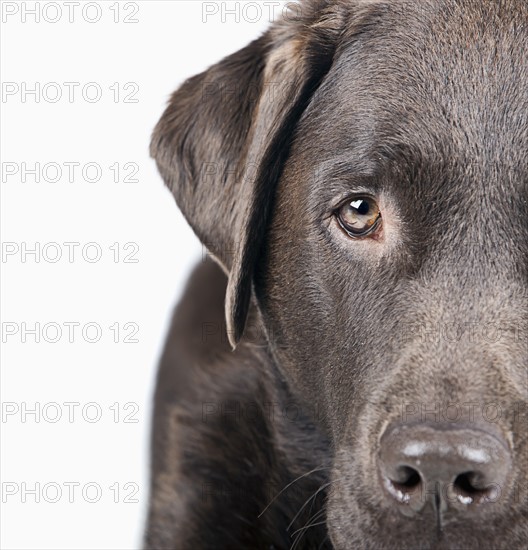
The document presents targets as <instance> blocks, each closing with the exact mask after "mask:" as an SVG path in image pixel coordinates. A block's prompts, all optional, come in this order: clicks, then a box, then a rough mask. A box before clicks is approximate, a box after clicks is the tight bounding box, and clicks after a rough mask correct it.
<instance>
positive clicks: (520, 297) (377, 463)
mask: <svg viewBox="0 0 528 550" xmlns="http://www.w3.org/2000/svg"><path fill="white" fill-rule="evenodd" d="M285 19H286V20H285V21H283V22H281V23H280V24H277V25H275V26H274V27H272V29H270V31H269V32H268V33H266V34H265V35H264V36H263V37H262V38H260V39H259V40H257V41H255V42H254V43H252V44H251V45H249V46H248V47H247V48H245V49H244V50H242V51H240V52H238V53H236V54H234V55H233V56H231V57H229V58H227V59H226V60H224V61H223V62H221V63H220V64H218V65H216V66H215V67H213V68H211V69H210V70H209V71H207V72H206V73H204V74H202V75H199V76H197V77H194V78H192V79H190V80H189V81H187V82H186V83H185V84H184V85H183V86H182V87H181V88H180V90H178V91H177V92H176V93H175V95H174V96H173V97H172V100H171V102H170V104H169V107H168V108H167V110H166V112H165V114H164V115H163V117H162V119H161V121H160V123H159V124H158V126H157V128H156V131H155V133H154V137H153V142H152V153H153V156H154V157H155V158H156V160H157V162H158V166H159V168H160V171H161V173H162V175H163V177H164V178H165V180H166V182H167V184H168V186H169V187H170V188H171V190H172V191H173V193H174V195H175V197H176V200H177V202H178V204H179V206H180V208H181V209H182V211H183V213H184V215H185V216H186V217H187V219H188V220H189V222H190V224H191V225H192V227H193V228H194V230H195V231H196V233H197V234H198V236H199V237H200V238H201V240H202V241H203V242H204V244H205V245H206V246H207V247H208V248H209V250H210V251H211V253H212V254H213V255H214V256H215V257H216V258H217V259H218V261H219V262H220V263H221V265H222V266H223V267H224V269H225V271H226V272H227V273H228V275H229V286H228V292H227V297H226V320H227V327H228V332H229V336H230V340H231V343H232V344H233V345H236V343H237V342H238V341H239V339H240V338H241V337H242V335H243V331H244V324H245V320H246V316H247V312H248V307H249V303H250V301H251V297H252V296H254V298H255V303H256V304H257V307H258V310H259V311H260V314H261V317H262V319H263V321H264V325H265V327H266V331H267V334H268V339H269V345H270V349H271V352H272V354H273V356H274V358H275V361H276V363H277V365H278V367H279V369H281V371H282V372H283V374H284V376H285V377H286V379H287V380H288V381H289V382H290V386H291V388H292V389H293V390H294V391H295V392H296V393H297V394H298V396H299V397H300V398H301V399H303V400H305V401H307V402H310V403H316V404H317V405H318V409H319V410H321V411H322V412H323V414H322V417H321V418H320V419H319V422H320V424H321V427H322V429H323V430H325V431H326V432H327V433H328V434H329V435H330V437H331V439H332V442H333V448H334V449H335V460H334V467H333V474H332V486H331V489H330V496H329V501H328V526H329V531H330V535H331V539H332V542H333V543H334V545H335V546H336V547H337V548H345V547H356V546H357V547H363V546H366V547H369V548H388V547H391V548H404V547H408V548H411V547H435V548H444V547H445V548H453V547H457V548H462V547H463V548H471V547H481V548H488V547H490V545H491V546H492V547H493V548H502V547H504V548H512V547H516V545H519V544H521V541H523V540H526V536H527V530H526V525H527V522H526V512H527V486H526V485H527V483H526V471H528V460H527V454H528V450H527V449H528V441H527V427H526V426H527V424H526V421H527V414H526V402H527V384H528V379H527V376H528V374H527V369H528V342H527V337H526V335H527V332H528V297H527V291H528V56H527V55H526V52H527V51H528V5H527V4H526V2H525V0H493V1H489V2H488V1H482V2H477V1H475V0H415V1H409V0H407V1H405V0H401V1H400V0H391V1H389V0H310V1H305V2H301V4H300V5H299V6H297V9H292V11H291V13H290V14H289V15H288V16H287V17H286V18H285Z"/></svg>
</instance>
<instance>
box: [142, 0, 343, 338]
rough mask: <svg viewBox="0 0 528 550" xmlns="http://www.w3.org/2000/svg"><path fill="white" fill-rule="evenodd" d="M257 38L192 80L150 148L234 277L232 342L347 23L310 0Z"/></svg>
mask: <svg viewBox="0 0 528 550" xmlns="http://www.w3.org/2000/svg"><path fill="white" fill-rule="evenodd" d="M295 6H296V7H297V8H298V9H296V10H292V12H291V13H289V14H287V15H286V16H285V20H284V21H281V22H280V23H279V24H278V25H276V26H274V27H272V28H271V29H270V30H269V31H268V32H267V33H266V34H265V35H263V36H262V37H261V38H260V39H258V40H256V41H254V42H252V43H251V44H250V45H249V46H247V47H246V48H244V49H242V50H241V51H239V52H237V53H235V54H233V55H231V56H229V57H227V58H226V59H224V60H223V61H222V62H220V63H219V64H217V65H215V66H213V67H211V68H210V69H209V70H208V71H206V72H204V73H202V74H200V75H198V76H195V77H193V78H191V79H189V80H188V81H186V82H185V83H184V84H183V85H182V87H181V88H180V89H179V90H177V91H176V92H175V93H174V95H173V96H172V98H171V100H170V102H169V105H168V107H167V109H166V111H165V113H164V114H163V116H162V118H161V120H160V121H159V123H158V125H157V127H156V129H155V130H154V134H153V138H152V143H151V154H152V156H153V157H154V158H155V159H156V162H157V164H158V168H159V171H160V173H161V175H162V177H163V178H164V180H165V182H166V184H167V185H168V187H169V188H170V189H171V190H172V192H173V194H174V196H175V198H176V202H177V204H178V206H179V207H180V209H181V210H182V212H183V214H184V216H185V217H186V219H187V220H188V222H189V223H190V225H191V226H192V228H193V229H194V231H195V233H196V234H197V235H198V237H199V238H200V240H201V241H202V243H204V244H205V246H206V247H207V248H208V249H209V251H210V252H211V254H212V255H213V256H214V257H215V258H216V259H217V260H218V261H219V262H220V264H221V265H222V266H223V267H224V269H225V271H226V273H228V275H229V282H228V288H227V295H226V322H227V332H228V336H229V340H230V342H231V345H232V346H233V347H235V345H236V343H237V342H238V341H239V339H240V338H241V336H242V333H243V330H244V325H245V322H246V316H247V312H248V308H249V303H250V298H251V292H252V281H253V269H254V266H255V263H256V260H257V259H258V257H259V253H260V250H261V246H262V243H263V240H264V238H265V232H266V228H267V224H268V221H269V214H270V211H271V204H272V201H273V196H274V191H275V187H276V183H277V181H278V179H279V177H280V175H281V170H282V166H283V163H284V161H285V159H286V157H287V155H288V151H289V146H290V141H291V138H292V134H293V131H294V129H295V125H296V123H297V121H298V120H299V118H300V116H301V114H302V112H303V110H304V109H305V107H306V106H307V104H308V102H309V100H310V98H311V96H312V94H313V93H314V92H315V90H316V89H317V87H318V86H319V84H320V83H321V81H322V79H323V77H324V76H325V74H326V73H327V72H328V70H329V68H330V66H331V64H332V61H333V58H334V54H335V48H336V45H337V43H338V40H339V36H340V34H341V30H342V28H343V25H344V20H345V13H344V8H342V7H341V4H340V3H338V2H337V0H309V1H308V0H306V1H305V2H304V3H301V4H299V5H295Z"/></svg>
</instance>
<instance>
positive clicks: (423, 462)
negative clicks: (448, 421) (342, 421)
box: [379, 425, 512, 515]
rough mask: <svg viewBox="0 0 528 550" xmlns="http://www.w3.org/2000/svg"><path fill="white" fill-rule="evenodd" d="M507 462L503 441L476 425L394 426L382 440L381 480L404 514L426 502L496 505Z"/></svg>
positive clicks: (466, 506) (439, 505)
mask: <svg viewBox="0 0 528 550" xmlns="http://www.w3.org/2000/svg"><path fill="white" fill-rule="evenodd" d="M511 463H512V460H511V455H510V452H509V450H508V447H507V445H506V443H504V442H502V441H501V440H500V439H498V438H497V437H495V436H494V435H491V434H490V433H488V432H485V431H482V430H480V429H470V428H466V427H453V426H451V427H443V428H440V427H432V426H428V425H414V426H411V425H397V426H393V427H392V428H389V429H388V430H387V431H386V432H385V434H384V435H383V436H382V438H381V440H380V448H379V470H380V472H379V473H380V479H381V483H382V485H383V487H384V490H385V491H386V492H387V494H388V496H389V499H390V500H392V502H393V503H394V506H399V508H400V511H401V512H402V513H403V514H405V515H413V514H415V513H417V512H419V511H420V510H421V509H422V508H424V506H425V505H426V503H427V502H432V503H433V505H434V506H435V507H436V509H437V510H438V511H445V510H447V509H448V508H451V509H454V510H458V511H463V510H468V509H472V510H476V507H477V506H479V505H483V504H492V503H497V502H499V501H500V500H502V499H503V498H504V497H505V493H506V491H507V488H506V485H507V480H508V473H509V471H510V469H511Z"/></svg>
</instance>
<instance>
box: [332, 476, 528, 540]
mask: <svg viewBox="0 0 528 550" xmlns="http://www.w3.org/2000/svg"><path fill="white" fill-rule="evenodd" d="M376 500H377V496H376V495H374V494H373V493H372V492H370V494H369V491H368V489H367V488H366V487H364V486H361V487H360V486H357V487H352V486H350V485H349V486H348V487H346V488H345V489H344V490H342V491H341V490H332V491H331V492H330V494H329V498H328V502H327V527H328V534H329V537H330V540H331V542H332V545H333V547H334V548H335V550H347V549H349V548H355V549H358V550H389V549H390V550H402V549H406V550H459V549H464V550H473V549H475V550H488V549H490V548H493V550H503V549H504V550H506V549H509V550H511V549H515V548H521V547H523V546H522V544H520V540H522V533H521V532H520V531H521V530H522V529H520V528H519V526H512V525H510V526H508V525H506V524H500V525H499V523H500V520H499V522H497V521H490V522H488V523H487V524H486V523H483V522H482V521H479V520H478V518H471V517H457V516H449V515H447V516H445V517H444V518H443V520H441V521H442V525H441V527H439V524H438V516H437V514H436V512H435V510H434V507H433V505H432V504H431V506H426V507H425V509H424V510H423V511H422V513H421V514H420V515H419V516H414V517H408V516H406V515H405V514H402V513H401V512H400V511H399V510H397V509H394V508H392V507H391V506H387V505H386V504H385V503H382V502H379V503H377V504H375V502H376Z"/></svg>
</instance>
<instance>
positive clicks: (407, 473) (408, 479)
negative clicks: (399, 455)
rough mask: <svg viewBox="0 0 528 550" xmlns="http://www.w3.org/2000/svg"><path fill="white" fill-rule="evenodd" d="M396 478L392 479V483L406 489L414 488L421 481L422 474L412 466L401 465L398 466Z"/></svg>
mask: <svg viewBox="0 0 528 550" xmlns="http://www.w3.org/2000/svg"><path fill="white" fill-rule="evenodd" d="M395 477H396V479H391V481H392V483H393V484H394V485H397V486H401V487H402V488H405V489H414V488H415V487H418V485H420V483H421V478H420V474H419V473H418V471H417V470H415V469H414V468H411V467H410V466H401V467H400V468H398V471H397V476H395Z"/></svg>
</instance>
